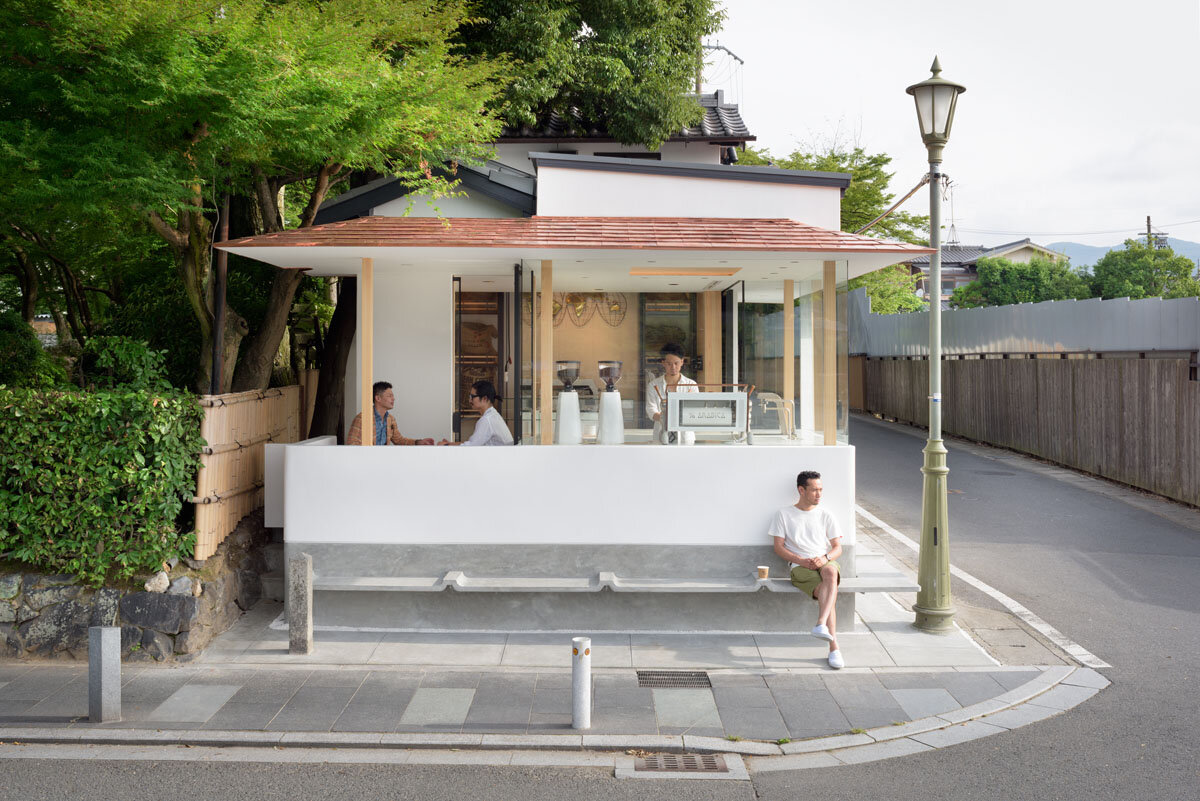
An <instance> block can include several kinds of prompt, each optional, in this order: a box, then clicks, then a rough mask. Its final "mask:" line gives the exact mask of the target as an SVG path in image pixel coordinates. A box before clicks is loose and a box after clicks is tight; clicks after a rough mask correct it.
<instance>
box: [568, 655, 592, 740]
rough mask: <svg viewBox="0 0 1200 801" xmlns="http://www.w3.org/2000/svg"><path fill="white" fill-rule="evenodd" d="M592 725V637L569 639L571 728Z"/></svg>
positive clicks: (587, 727)
mask: <svg viewBox="0 0 1200 801" xmlns="http://www.w3.org/2000/svg"><path fill="white" fill-rule="evenodd" d="M591 727H592V639H591V638H590V637H576V638H575V639H573V640H571V728H573V729H590V728H591Z"/></svg>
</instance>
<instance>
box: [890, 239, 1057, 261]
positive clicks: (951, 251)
mask: <svg viewBox="0 0 1200 801" xmlns="http://www.w3.org/2000/svg"><path fill="white" fill-rule="evenodd" d="M1026 246H1028V247H1033V248H1037V249H1038V250H1044V251H1046V252H1047V253H1053V252H1054V251H1052V250H1050V248H1047V247H1043V246H1042V245H1039V244H1037V243H1035V242H1033V241H1032V240H1031V239H1030V238H1029V237H1026V238H1024V239H1018V240H1017V241H1015V242H1005V243H1004V244H1003V245H994V246H993V247H986V246H984V245H942V266H943V267H957V266H968V265H972V264H974V263H975V262H977V261H979V260H980V259H986V258H989V257H991V256H1003V255H1004V254H1005V253H1008V252H1009V251H1012V250H1018V249H1020V248H1022V247H1026ZM909 263H910V264H929V257H928V256H918V257H917V258H915V259H913V260H912V261H911V262H909Z"/></svg>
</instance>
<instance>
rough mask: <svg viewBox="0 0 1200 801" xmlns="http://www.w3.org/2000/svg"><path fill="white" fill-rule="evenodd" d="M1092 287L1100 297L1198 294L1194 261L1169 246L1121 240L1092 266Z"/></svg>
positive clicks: (1165, 296)
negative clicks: (1117, 247) (1120, 244)
mask: <svg viewBox="0 0 1200 801" xmlns="http://www.w3.org/2000/svg"><path fill="white" fill-rule="evenodd" d="M1091 284H1092V291H1093V293H1094V294H1095V295H1096V296H1097V297H1101V298H1132V299H1137V298H1186V297H1193V296H1197V295H1200V275H1198V274H1197V269H1196V264H1195V262H1193V261H1192V260H1191V259H1189V258H1187V257H1186V256H1178V255H1176V253H1175V251H1173V250H1171V248H1156V247H1153V246H1151V245H1148V244H1146V243H1145V242H1143V241H1141V240H1138V239H1127V240H1125V247H1124V249H1122V250H1110V251H1109V252H1108V253H1105V254H1104V256H1102V257H1101V258H1100V260H1099V261H1097V262H1096V266H1095V267H1093V268H1092V276H1091Z"/></svg>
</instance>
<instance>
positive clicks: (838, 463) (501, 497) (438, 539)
mask: <svg viewBox="0 0 1200 801" xmlns="http://www.w3.org/2000/svg"><path fill="white" fill-rule="evenodd" d="M284 459H285V465H286V466H285V477H284V480H285V482H286V484H285V486H286V490H285V494H286V498H285V514H286V519H287V528H286V532H285V537H286V539H287V541H288V542H289V543H304V542H345V543H436V544H450V543H480V544H498V543H513V544H516V543H529V544H545V543H558V542H569V543H573V544H621V543H637V544H678V545H679V546H681V547H686V546H688V545H770V544H771V540H770V538H769V536H768V534H767V529H768V526H769V525H770V522H771V518H772V516H773V515H774V513H775V512H776V511H777V510H778V509H779V508H781V507H783V506H786V505H788V504H791V503H795V501H796V474H797V473H798V472H800V471H801V470H817V471H819V472H820V473H821V474H822V476H823V480H824V485H825V495H824V497H823V498H822V500H821V505H822V506H823V507H825V508H827V509H829V511H830V512H831V513H832V514H833V515H834V517H835V518H836V519H837V521H838V524H839V526H840V527H841V529H842V532H843V534H844V535H845V537H846V540H845V541H846V542H847V543H848V544H853V542H854V539H855V537H854V492H855V488H854V448H853V447H851V446H848V445H837V446H828V447H822V446H778V447H773V446H753V447H749V446H721V445H711V446H697V447H693V448H663V447H656V446H653V445H608V446H605V445H578V446H545V447H538V446H519V447H514V448H374V447H372V448H355V447H324V448H305V447H295V446H287V447H286V450H285V455H284ZM648 487H652V488H653V491H647V488H648ZM664 498H672V499H686V503H684V504H682V505H681V504H679V503H665V502H664V501H663V499H664ZM331 499H337V502H336V503H332V502H331ZM605 509H607V510H608V513H607V514H606V513H605Z"/></svg>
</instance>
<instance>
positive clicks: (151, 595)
mask: <svg viewBox="0 0 1200 801" xmlns="http://www.w3.org/2000/svg"><path fill="white" fill-rule="evenodd" d="M267 539H268V537H267V534H266V531H265V529H264V528H263V521H262V511H261V510H260V511H258V512H255V513H253V514H251V515H249V516H247V517H246V518H245V519H243V520H242V522H241V523H240V524H238V527H237V529H236V530H235V531H234V532H233V534H231V535H230V536H229V537H228V538H227V539H226V540H225V542H224V543H222V545H221V547H220V548H219V549H218V550H217V552H216V553H215V554H213V556H211V557H210V558H208V559H207V560H205V561H203V562H195V561H192V560H187V559H185V560H183V561H182V562H180V563H178V564H176V565H175V566H173V567H172V569H171V571H170V573H169V577H170V579H171V582H170V589H169V590H167V591H164V592H147V591H142V590H139V589H128V588H126V589H117V588H108V587H102V588H99V589H96V588H92V587H86V586H81V585H79V584H78V583H77V582H76V580H75V578H74V577H73V576H60V575H43V574H38V573H0V652H2V653H3V654H4V655H5V656H8V657H16V658H18V659H25V658H31V657H51V658H67V659H87V644H88V633H87V630H88V627H89V626H120V627H121V657H122V659H124V660H126V661H137V660H155V661H159V662H163V661H168V660H181V661H184V660H187V659H190V658H192V657H193V656H195V655H196V654H198V653H199V652H200V651H201V650H203V648H204V647H205V646H206V645H208V643H209V642H210V641H211V640H212V638H213V637H215V636H216V635H218V634H220V633H221V632H223V631H225V630H226V629H228V628H229V627H230V626H232V625H233V624H234V623H235V622H237V620H238V618H239V617H241V615H242V612H244V611H246V610H247V609H249V608H250V607H252V606H254V604H256V603H258V601H259V599H260V598H261V597H262V579H261V574H262V573H263V572H264V571H265V563H264V560H263V554H262V548H263V546H264V545H265V544H266V542H267Z"/></svg>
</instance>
